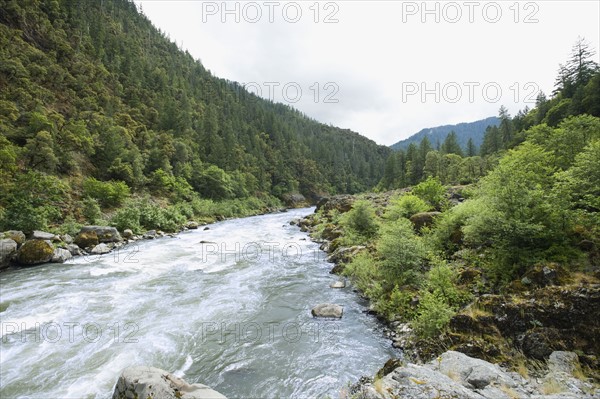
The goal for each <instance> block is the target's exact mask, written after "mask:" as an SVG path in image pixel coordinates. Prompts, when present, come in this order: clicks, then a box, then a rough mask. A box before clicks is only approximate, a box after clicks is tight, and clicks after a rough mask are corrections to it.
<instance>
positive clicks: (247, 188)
mask: <svg viewBox="0 0 600 399" xmlns="http://www.w3.org/2000/svg"><path fill="white" fill-rule="evenodd" d="M0 9H1V11H0V186H1V187H0V229H2V228H4V229H8V228H16V229H21V230H25V231H31V230H32V229H42V228H48V227H49V226H50V227H51V226H52V225H57V224H61V223H64V222H65V221H67V222H69V223H79V222H84V223H85V222H89V223H94V222H98V221H99V220H100V221H108V220H107V219H109V218H112V217H115V218H116V219H115V220H113V221H112V222H113V224H117V225H120V226H126V225H129V226H128V227H135V226H140V227H143V226H146V227H160V228H167V226H166V224H168V223H167V222H166V221H165V220H166V219H173V218H175V219H181V218H184V217H191V216H194V215H195V216H208V215H209V214H213V215H214V214H222V215H223V216H233V215H236V214H243V213H244V212H243V211H244V210H249V209H250V208H259V207H263V206H267V205H269V204H276V203H277V201H278V199H285V198H286V196H289V195H291V194H294V193H301V194H303V195H305V196H306V197H307V198H309V199H314V198H318V197H319V196H321V195H324V194H331V193H343V192H350V193H352V192H359V191H363V190H366V189H369V188H371V187H373V186H374V185H375V184H376V183H377V182H378V181H379V179H380V178H381V176H382V172H383V166H384V162H385V158H386V157H387V155H388V154H389V153H390V152H391V151H390V150H389V149H388V148H386V147H383V146H378V145H376V144H375V143H374V142H372V141H371V140H368V139H366V138H364V137H362V136H360V135H359V134H357V133H354V132H351V131H348V130H342V129H339V128H335V127H332V126H327V125H323V124H321V123H318V122H317V121H315V120H312V119H310V118H308V117H307V116H305V115H303V114H301V113H300V112H298V111H297V110H295V109H293V108H291V107H289V106H286V105H283V104H277V103H273V102H270V101H267V100H264V99H261V98H258V97H256V96H255V95H253V94H251V93H249V92H248V91H246V90H245V89H244V88H243V87H242V86H241V85H240V84H238V83H236V82H231V81H227V80H223V79H219V78H217V77H215V76H213V75H212V74H211V73H210V71H208V70H206V69H205V68H204V67H203V65H202V64H201V62H200V61H198V60H194V59H193V57H192V56H191V55H190V54H189V53H187V52H185V51H182V50H181V49H179V48H178V47H177V45H176V44H174V43H173V42H171V41H170V40H169V38H168V37H167V36H166V34H165V33H163V32H160V31H159V30H157V29H156V28H154V27H153V26H152V24H151V23H150V21H149V20H148V19H147V18H146V17H145V16H144V15H143V14H141V13H140V12H139V10H138V9H137V8H136V5H135V4H134V3H133V2H132V1H127V0H104V1H92V2H90V1H83V0H80V1H74V0H25V1H20V0H19V1H17V0H2V1H1V7H0ZM199 40H201V38H199ZM157 204H160V205H161V206H158V205H157ZM165 206H170V208H169V210H168V212H167V211H165V209H167V208H165ZM123 207H125V208H123ZM117 209H121V212H120V213H118V214H116V215H115V214H114V213H115V212H114V211H115V210H117ZM140 209H142V210H144V209H145V210H146V211H147V212H146V213H147V214H152V213H154V214H156V213H157V212H158V213H160V212H167V214H164V215H162V216H164V217H162V216H156V215H154V216H148V215H146V217H145V216H144V215H143V214H142V215H138V216H136V214H135V213H136V212H138V211H139V210H140ZM142 213H144V212H143V211H142ZM144 219H146V220H144ZM161 220H162V222H161ZM171 227H173V226H171Z"/></svg>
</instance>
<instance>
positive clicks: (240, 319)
mask: <svg viewBox="0 0 600 399" xmlns="http://www.w3.org/2000/svg"><path fill="white" fill-rule="evenodd" d="M312 211H313V209H300V210H293V211H290V212H286V213H279V214H270V215H264V216H256V217H250V218H245V219H237V220H229V221H224V222H220V223H215V224H213V225H210V229H209V230H206V231H204V230H202V228H200V229H199V230H195V231H188V232H184V233H181V234H179V235H178V236H177V237H175V238H167V237H166V238H161V239H157V240H153V241H143V242H139V243H136V244H135V245H131V244H130V245H128V246H126V247H124V248H122V249H121V250H119V251H118V252H114V253H112V254H108V255H104V256H94V257H85V258H77V259H75V260H74V261H71V262H70V263H66V264H62V265H60V264H47V265H42V266H37V267H31V268H25V269H20V270H11V271H7V272H4V273H2V274H0V321H1V326H2V331H1V333H2V342H1V345H2V347H1V352H0V355H1V356H0V384H1V385H0V397H2V398H16V397H29V398H43V399H49V398H109V397H110V396H111V395H112V389H113V387H114V384H115V382H116V380H117V378H118V376H119V374H120V372H121V370H122V369H124V368H125V367H128V366H132V365H150V366H154V367H158V368H162V369H165V370H169V371H171V372H174V373H175V374H176V375H178V376H181V377H183V378H184V379H186V380H187V381H188V382H190V383H193V382H200V383H203V384H206V385H209V386H211V387H212V388H213V389H216V390H217V391H219V392H221V393H223V394H224V395H226V396H227V397H229V398H266V397H277V398H283V397H286V398H287V397H298V398H304V397H306V398H307V397H311V398H312V397H323V396H330V397H331V398H338V397H339V396H340V392H342V391H343V390H345V389H346V388H347V386H348V383H351V382H356V380H357V379H358V378H359V377H360V376H363V375H367V376H372V375H373V374H374V373H375V372H376V371H377V370H378V369H379V368H380V367H381V366H383V364H384V362H385V361H386V360H387V359H388V358H389V357H392V356H397V355H398V354H397V353H396V352H395V350H394V349H393V348H392V347H391V345H390V342H389V341H388V340H386V339H385V338H384V337H383V335H382V331H381V327H380V326H379V325H378V324H377V322H376V320H375V319H374V318H373V317H372V316H369V315H367V314H365V313H364V311H365V310H366V303H365V302H364V301H362V300H361V299H360V298H359V297H358V296H357V294H356V293H354V292H353V291H352V290H351V288H345V289H341V290H340V289H331V288H329V284H330V283H331V282H333V281H335V279H336V277H335V276H333V275H331V274H329V270H330V269H331V267H332V265H331V264H329V263H327V262H326V260H325V254H324V253H323V252H322V251H320V250H319V249H318V245H317V244H314V243H312V242H311V241H310V240H309V239H308V236H307V234H306V233H302V232H301V231H300V230H299V229H298V227H296V226H290V225H289V221H290V220H292V219H295V218H299V217H302V216H305V215H307V214H309V213H310V212H312ZM323 302H331V303H337V304H340V305H342V306H343V307H344V316H343V318H342V319H341V320H322V319H314V318H313V317H312V316H311V314H310V310H311V308H312V307H313V306H315V305H317V304H318V303H323Z"/></svg>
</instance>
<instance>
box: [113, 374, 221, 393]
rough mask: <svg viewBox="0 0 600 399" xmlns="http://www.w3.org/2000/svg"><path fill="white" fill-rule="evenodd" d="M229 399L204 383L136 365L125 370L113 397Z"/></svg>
mask: <svg viewBox="0 0 600 399" xmlns="http://www.w3.org/2000/svg"><path fill="white" fill-rule="evenodd" d="M133 398H140V399H142V398H144V399H146V398H152V399H227V398H226V397H225V396H224V395H222V394H221V393H219V392H217V391H215V390H213V389H211V388H210V387H208V386H206V385H203V384H188V383H187V382H185V381H184V380H183V379H181V378H179V377H176V376H174V375H173V374H171V373H169V372H168V371H165V370H161V369H158V368H155V367H147V366H136V367H129V368H126V369H125V370H123V372H122V373H121V375H120V377H119V379H118V380H117V384H116V386H115V390H114V392H113V396H112V399H133Z"/></svg>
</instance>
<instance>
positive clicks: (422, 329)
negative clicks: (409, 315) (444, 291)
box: [412, 292, 455, 338]
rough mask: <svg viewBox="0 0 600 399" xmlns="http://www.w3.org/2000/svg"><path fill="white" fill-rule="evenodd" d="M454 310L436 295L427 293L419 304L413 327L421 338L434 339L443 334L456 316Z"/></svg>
mask: <svg viewBox="0 0 600 399" xmlns="http://www.w3.org/2000/svg"><path fill="white" fill-rule="evenodd" d="M454 314H455V313H454V311H453V310H452V308H451V307H450V306H449V305H448V304H447V303H446V301H444V299H443V298H440V297H439V296H438V295H436V294H432V293H430V292H426V293H425V294H424V295H423V296H422V297H421V300H420V302H419V308H418V310H417V316H416V318H415V319H414V321H413V323H412V325H413V328H414V330H415V332H416V333H417V335H419V336H420V337H423V338H433V337H436V336H438V335H439V334H440V333H442V332H443V331H444V330H445V329H446V328H447V327H448V324H449V323H450V320H451V319H452V317H453V316H454Z"/></svg>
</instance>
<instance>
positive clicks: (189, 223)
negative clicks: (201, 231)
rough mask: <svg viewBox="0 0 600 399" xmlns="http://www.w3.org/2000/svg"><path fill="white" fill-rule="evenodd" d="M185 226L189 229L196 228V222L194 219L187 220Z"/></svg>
mask: <svg viewBox="0 0 600 399" xmlns="http://www.w3.org/2000/svg"><path fill="white" fill-rule="evenodd" d="M185 227H187V228H188V229H190V230H196V229H198V222H194V221H190V222H187V223H186V225H185Z"/></svg>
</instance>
